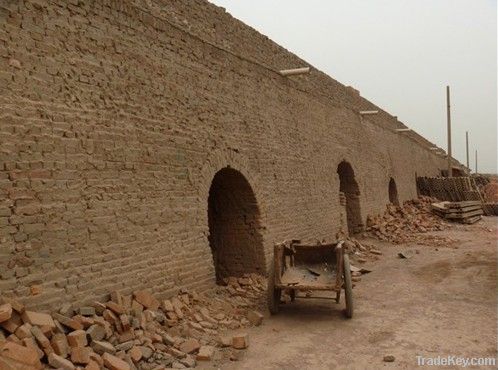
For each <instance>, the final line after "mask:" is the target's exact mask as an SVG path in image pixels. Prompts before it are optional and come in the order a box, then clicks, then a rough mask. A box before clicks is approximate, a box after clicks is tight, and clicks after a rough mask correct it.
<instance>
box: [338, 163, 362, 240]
mask: <svg viewBox="0 0 498 370" xmlns="http://www.w3.org/2000/svg"><path fill="white" fill-rule="evenodd" d="M337 175H338V177H339V192H340V193H341V194H342V198H343V204H344V206H345V208H346V219H347V226H348V232H349V234H350V235H351V234H355V233H358V232H361V231H362V230H363V228H364V224H363V216H362V213H361V202H360V194H361V191H360V186H359V184H358V180H357V178H356V174H355V171H354V169H353V166H352V165H351V163H350V162H349V161H346V160H345V159H344V160H342V161H341V162H340V163H339V164H338V165H337Z"/></svg>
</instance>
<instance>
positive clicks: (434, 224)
mask: <svg viewBox="0 0 498 370" xmlns="http://www.w3.org/2000/svg"><path fill="white" fill-rule="evenodd" d="M435 201H436V200H435V199H434V198H430V197H426V196H421V197H420V198H418V199H414V200H410V201H407V202H405V203H404V204H403V206H395V205H393V204H389V205H388V206H387V210H386V211H385V212H384V214H383V215H379V216H375V217H372V216H369V217H368V218H367V228H366V231H367V232H366V235H367V236H372V237H375V238H377V239H379V240H383V241H389V242H392V243H395V244H401V243H406V242H420V243H421V244H423V243H426V242H430V243H431V244H438V245H439V244H445V243H451V242H452V241H451V240H450V239H448V238H442V237H439V236H434V235H427V236H424V235H421V234H425V233H427V232H430V231H440V230H444V229H446V228H448V227H449V224H448V223H447V222H446V221H443V220H442V219H441V218H440V217H437V216H436V215H434V214H433V213H432V210H431V204H432V203H434V202H435Z"/></svg>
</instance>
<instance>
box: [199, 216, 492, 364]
mask: <svg viewBox="0 0 498 370" xmlns="http://www.w3.org/2000/svg"><path fill="white" fill-rule="evenodd" d="M496 222H497V218H489V217H485V218H484V220H482V221H481V222H479V223H477V224H476V225H472V226H463V225H455V226H454V227H452V228H451V229H450V230H446V231H441V232H437V234H438V235H444V236H450V237H451V238H453V239H457V240H459V242H458V243H457V244H456V245H457V248H456V249H454V248H444V247H443V248H441V247H439V248H435V247H430V246H420V245H402V246H394V245H391V244H387V243H381V242H375V241H369V242H372V243H375V244H376V245H377V246H378V248H379V249H380V250H381V251H382V252H383V253H384V255H383V256H382V258H380V259H379V260H378V261H374V262H371V263H367V264H366V267H369V268H371V269H372V270H373V272H371V273H370V274H367V275H364V276H362V281H361V282H360V283H358V284H357V286H356V287H355V288H354V295H355V316H354V318H353V319H352V320H347V319H345V318H344V317H343V315H342V314H341V310H342V308H343V305H344V302H343V300H341V304H340V305H335V304H332V303H329V301H323V300H321V301H320V300H309V299H306V300H304V299H303V300H300V301H299V300H297V301H296V302H295V303H292V304H288V305H284V306H283V307H282V309H281V312H280V313H279V314H278V315H276V316H272V317H269V318H267V319H266V320H265V322H264V324H263V325H262V326H261V327H258V328H253V329H250V330H249V334H250V347H249V349H248V350H247V351H246V352H244V354H243V357H242V359H241V360H240V361H236V362H229V363H225V364H223V365H220V366H214V367H216V368H221V369H234V370H236V369H251V370H252V369H299V370H302V369H346V368H347V369H389V368H397V369H413V368H416V367H417V358H416V356H417V355H421V356H424V357H436V356H438V355H443V356H444V355H458V356H469V357H490V356H491V357H492V356H496V353H497V337H496V335H497V227H496V226H497V224H496ZM407 249H412V250H416V249H418V250H419V254H415V255H414V256H413V257H412V258H410V259H400V258H398V257H397V253H398V252H399V251H403V250H407ZM385 355H394V356H395V361H394V362H392V363H385V362H383V357H384V356H385ZM209 366H211V368H213V365H212V364H211V365H207V364H206V366H205V367H204V368H208V367H209ZM445 368H446V369H452V368H454V367H451V366H450V367H445ZM488 368H489V367H488Z"/></svg>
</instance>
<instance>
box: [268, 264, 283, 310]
mask: <svg viewBox="0 0 498 370" xmlns="http://www.w3.org/2000/svg"><path fill="white" fill-rule="evenodd" d="M266 295H267V302H268V310H270V313H271V314H272V315H274V314H276V313H278V309H279V307H278V305H279V304H280V296H281V295H282V290H281V289H276V288H275V267H274V266H273V265H272V266H271V268H270V272H269V275H268V287H267V290H266Z"/></svg>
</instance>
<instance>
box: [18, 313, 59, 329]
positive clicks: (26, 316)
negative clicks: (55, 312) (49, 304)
mask: <svg viewBox="0 0 498 370" xmlns="http://www.w3.org/2000/svg"><path fill="white" fill-rule="evenodd" d="M21 318H22V320H23V321H24V322H28V323H30V324H31V325H36V326H48V327H51V328H55V323H54V320H53V319H52V316H50V315H49V314H47V313H41V312H34V311H24V312H23V313H22V315H21Z"/></svg>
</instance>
